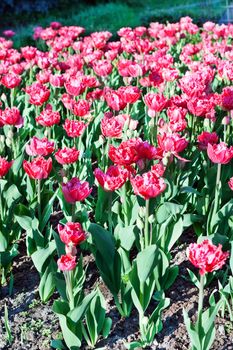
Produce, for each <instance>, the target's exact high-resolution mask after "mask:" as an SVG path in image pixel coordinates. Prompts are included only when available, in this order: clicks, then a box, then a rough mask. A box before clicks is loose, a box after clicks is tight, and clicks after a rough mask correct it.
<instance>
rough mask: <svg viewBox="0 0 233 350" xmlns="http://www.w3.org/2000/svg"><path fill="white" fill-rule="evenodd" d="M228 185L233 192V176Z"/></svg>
mask: <svg viewBox="0 0 233 350" xmlns="http://www.w3.org/2000/svg"><path fill="white" fill-rule="evenodd" d="M228 185H229V187H230V189H231V190H232V191H233V176H232V177H231V178H230V180H229V181H228Z"/></svg>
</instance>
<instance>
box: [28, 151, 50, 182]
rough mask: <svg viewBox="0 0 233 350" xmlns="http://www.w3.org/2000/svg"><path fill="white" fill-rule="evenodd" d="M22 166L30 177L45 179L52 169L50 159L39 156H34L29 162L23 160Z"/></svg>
mask: <svg viewBox="0 0 233 350" xmlns="http://www.w3.org/2000/svg"><path fill="white" fill-rule="evenodd" d="M23 168H24V170H25V172H26V173H27V174H28V176H29V177H30V178H32V179H36V180H41V179H46V178H47V177H48V176H49V174H50V172H51V170H52V159H51V158H49V159H45V158H43V157H42V156H39V157H37V158H34V159H33V160H32V161H31V162H28V161H26V160H24V161H23Z"/></svg>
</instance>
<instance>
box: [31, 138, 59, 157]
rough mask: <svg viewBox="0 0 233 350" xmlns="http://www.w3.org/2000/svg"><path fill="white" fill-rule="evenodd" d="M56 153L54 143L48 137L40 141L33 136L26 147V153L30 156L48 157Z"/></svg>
mask: <svg viewBox="0 0 233 350" xmlns="http://www.w3.org/2000/svg"><path fill="white" fill-rule="evenodd" d="M53 151H54V142H50V141H49V140H48V139H47V138H46V137H44V138H43V139H39V138H38V137H36V136H33V137H32V138H31V140H30V143H29V144H27V146H26V153H27V154H28V155H29V156H47V155H49V154H51V153H52V152H53Z"/></svg>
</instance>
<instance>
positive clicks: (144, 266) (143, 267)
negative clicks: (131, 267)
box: [136, 244, 159, 283]
mask: <svg viewBox="0 0 233 350" xmlns="http://www.w3.org/2000/svg"><path fill="white" fill-rule="evenodd" d="M158 255H159V250H158V248H157V246H156V245H155V244H154V245H151V246H149V247H147V248H146V249H144V250H143V251H141V252H140V253H139V254H138V255H137V258H136V264H137V271H138V278H139V280H140V282H141V283H144V282H145V281H146V280H147V278H148V277H149V276H150V274H151V273H152V271H153V270H154V268H155V266H156V264H157V262H158Z"/></svg>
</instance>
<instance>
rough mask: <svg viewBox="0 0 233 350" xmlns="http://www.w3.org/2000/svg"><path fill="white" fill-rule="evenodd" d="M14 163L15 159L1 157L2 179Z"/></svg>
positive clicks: (0, 176)
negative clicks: (8, 159) (9, 160)
mask: <svg viewBox="0 0 233 350" xmlns="http://www.w3.org/2000/svg"><path fill="white" fill-rule="evenodd" d="M12 164H13V160H12V161H11V162H8V161H7V160H6V159H5V158H2V157H0V179H1V178H2V177H3V176H5V175H6V174H7V173H8V171H9V169H10V167H11V166H12Z"/></svg>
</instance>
